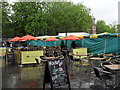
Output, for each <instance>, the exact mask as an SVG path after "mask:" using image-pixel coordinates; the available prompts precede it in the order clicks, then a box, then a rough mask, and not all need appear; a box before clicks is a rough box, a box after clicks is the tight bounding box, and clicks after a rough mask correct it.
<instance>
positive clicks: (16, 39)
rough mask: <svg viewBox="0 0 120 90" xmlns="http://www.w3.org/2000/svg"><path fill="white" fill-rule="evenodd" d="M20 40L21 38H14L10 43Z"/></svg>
mask: <svg viewBox="0 0 120 90" xmlns="http://www.w3.org/2000/svg"><path fill="white" fill-rule="evenodd" d="M20 39H21V38H20V37H14V38H12V39H11V40H9V41H10V42H12V41H13V42H14V41H20Z"/></svg>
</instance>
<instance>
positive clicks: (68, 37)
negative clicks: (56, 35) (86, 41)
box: [62, 35, 80, 40]
mask: <svg viewBox="0 0 120 90" xmlns="http://www.w3.org/2000/svg"><path fill="white" fill-rule="evenodd" d="M62 40H80V39H79V38H77V37H75V36H73V35H69V36H67V37H65V38H63V39H62Z"/></svg>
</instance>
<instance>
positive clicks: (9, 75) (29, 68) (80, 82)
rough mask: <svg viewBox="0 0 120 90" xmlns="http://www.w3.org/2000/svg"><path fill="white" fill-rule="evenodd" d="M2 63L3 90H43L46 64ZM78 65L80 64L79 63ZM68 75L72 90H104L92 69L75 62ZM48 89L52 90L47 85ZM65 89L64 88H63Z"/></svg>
mask: <svg viewBox="0 0 120 90" xmlns="http://www.w3.org/2000/svg"><path fill="white" fill-rule="evenodd" d="M0 61H1V63H2V88H3V90H4V89H6V88H12V89H16V88H21V89H31V88H33V89H39V90H40V89H42V88H43V78H44V70H45V64H44V63H41V64H40V66H38V65H36V64H32V65H23V66H22V67H20V66H19V65H7V66H5V62H4V59H3V58H1V59H0ZM77 64H78V63H77ZM68 74H69V79H70V86H71V89H72V90H74V89H75V90H77V89H78V90H104V87H103V85H101V84H100V80H97V82H96V83H94V82H95V80H96V76H95V75H94V73H93V71H92V68H91V67H88V66H86V67H81V66H78V65H76V63H74V62H72V61H71V62H70V64H69V65H68ZM46 88H50V85H49V84H46ZM63 88H64V87H63ZM65 90H66V89H65ZM106 90H120V88H115V89H113V88H106Z"/></svg>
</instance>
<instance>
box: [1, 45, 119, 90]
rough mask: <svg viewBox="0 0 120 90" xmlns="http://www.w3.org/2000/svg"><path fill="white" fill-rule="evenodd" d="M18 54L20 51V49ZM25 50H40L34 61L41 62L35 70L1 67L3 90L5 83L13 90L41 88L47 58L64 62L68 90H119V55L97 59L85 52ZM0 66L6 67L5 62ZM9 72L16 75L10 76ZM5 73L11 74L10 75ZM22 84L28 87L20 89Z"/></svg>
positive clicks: (48, 48)
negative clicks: (70, 89) (79, 89)
mask: <svg viewBox="0 0 120 90" xmlns="http://www.w3.org/2000/svg"><path fill="white" fill-rule="evenodd" d="M20 50H21V51H22V49H20ZM27 50H28V51H30V50H42V51H43V55H41V56H39V57H37V58H40V60H43V61H42V62H41V61H40V63H38V62H37V61H36V58H35V59H34V61H35V64H36V63H37V65H35V66H34V65H32V64H31V65H32V67H29V66H27V65H24V66H23V67H22V68H21V67H18V66H17V65H11V66H5V67H3V73H5V74H6V77H7V78H5V77H4V76H3V80H5V82H4V83H3V88H6V87H8V88H9V87H10V85H11V84H10V83H9V82H8V81H10V80H12V81H13V82H16V83H15V84H14V83H12V87H13V88H15V87H17V88H21V87H22V88H30V87H33V88H42V83H43V76H44V70H45V63H44V60H47V57H48V60H50V59H56V58H57V59H59V58H65V60H66V61H65V62H66V63H67V68H68V75H69V79H70V85H71V88H88V89H89V90H96V89H97V88H101V90H103V89H104V90H106V89H107V90H117V88H119V89H120V81H119V80H120V55H118V54H114V53H110V54H108V53H107V54H103V53H98V54H97V56H94V55H93V54H92V53H87V48H77V49H71V50H64V49H62V50H61V48H60V47H55V46H53V47H39V48H38V47H37V48H34V49H33V47H29V48H27ZM23 51H24V50H23ZM53 57H54V58H53ZM3 63H5V62H4V58H3ZM38 64H39V65H38ZM36 67H37V68H36ZM38 67H39V69H38ZM10 69H11V70H12V72H15V73H14V74H13V73H12V72H11V71H10ZM34 70H35V71H34ZM25 71H27V72H28V73H26V72H25ZM33 71H34V72H33ZM7 72H10V73H9V75H8V73H7ZM33 73H34V74H33ZM27 75H28V76H27ZM13 77H15V78H13ZM15 80H18V81H15ZM29 80H30V81H31V83H34V84H35V85H33V86H32V84H28V82H29ZM33 81H34V82H33ZM22 82H24V83H27V84H28V85H27V84H26V86H24V85H21V84H22ZM7 84H10V85H7ZM47 87H48V88H50V86H49V85H47ZM119 89H118V90H119Z"/></svg>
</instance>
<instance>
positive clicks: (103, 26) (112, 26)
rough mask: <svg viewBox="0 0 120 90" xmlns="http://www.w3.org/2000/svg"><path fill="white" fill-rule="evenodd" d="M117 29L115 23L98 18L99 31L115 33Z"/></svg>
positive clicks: (97, 27)
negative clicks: (107, 23)
mask: <svg viewBox="0 0 120 90" xmlns="http://www.w3.org/2000/svg"><path fill="white" fill-rule="evenodd" d="M115 30H116V25H115V24H110V25H106V24H105V21H103V20H98V21H97V23H96V31H97V33H103V32H109V33H115Z"/></svg>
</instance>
